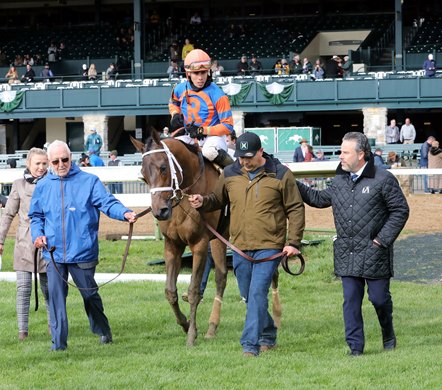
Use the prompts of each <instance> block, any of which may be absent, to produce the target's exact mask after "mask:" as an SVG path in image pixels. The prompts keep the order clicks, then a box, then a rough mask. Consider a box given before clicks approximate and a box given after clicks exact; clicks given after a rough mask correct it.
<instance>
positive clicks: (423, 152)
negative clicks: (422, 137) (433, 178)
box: [419, 141, 431, 168]
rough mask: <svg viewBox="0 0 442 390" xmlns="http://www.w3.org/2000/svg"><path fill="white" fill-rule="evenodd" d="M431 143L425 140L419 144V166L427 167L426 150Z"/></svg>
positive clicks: (427, 150)
mask: <svg viewBox="0 0 442 390" xmlns="http://www.w3.org/2000/svg"><path fill="white" fill-rule="evenodd" d="M430 148H431V145H430V144H429V143H428V142H427V141H425V142H424V143H423V144H422V146H421V159H420V161H419V166H420V167H421V168H428V152H429V151H430Z"/></svg>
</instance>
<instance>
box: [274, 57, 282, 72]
mask: <svg viewBox="0 0 442 390" xmlns="http://www.w3.org/2000/svg"><path fill="white" fill-rule="evenodd" d="M281 69H282V63H281V59H280V58H278V59H277V60H276V62H275V65H273V70H274V72H275V74H281Z"/></svg>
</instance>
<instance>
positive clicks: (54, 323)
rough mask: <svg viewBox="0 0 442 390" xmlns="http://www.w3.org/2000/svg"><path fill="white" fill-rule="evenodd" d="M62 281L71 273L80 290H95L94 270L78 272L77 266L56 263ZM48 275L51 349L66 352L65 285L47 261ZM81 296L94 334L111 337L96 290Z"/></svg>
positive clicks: (82, 292) (66, 289)
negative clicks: (64, 350)
mask: <svg viewBox="0 0 442 390" xmlns="http://www.w3.org/2000/svg"><path fill="white" fill-rule="evenodd" d="M57 267H58V270H59V271H60V274H61V275H62V277H63V279H65V280H67V278H68V274H71V276H72V279H73V280H74V282H75V285H76V286H77V287H79V288H94V287H97V283H96V282H95V279H94V275H95V267H92V268H89V269H81V268H80V267H78V265H77V264H75V263H73V264H66V263H57ZM46 273H47V275H48V289H49V311H50V319H51V336H52V348H51V349H52V350H63V349H66V348H67V346H68V344H67V341H68V316H67V311H66V297H67V295H68V285H67V284H66V282H65V281H64V280H63V279H62V278H61V277H60V275H59V274H58V272H57V270H56V269H55V268H54V264H52V262H51V261H50V262H49V263H48V267H47V270H46ZM80 293H81V295H82V297H83V302H84V309H85V310H86V314H87V316H88V318H89V324H90V328H91V330H92V332H93V333H95V334H97V335H100V336H104V335H108V334H110V332H111V331H110V327H109V322H108V320H107V317H106V315H105V314H104V309H103V302H102V301H101V297H100V295H99V294H98V287H97V288H96V289H93V290H80Z"/></svg>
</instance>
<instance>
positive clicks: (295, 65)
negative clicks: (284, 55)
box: [290, 54, 302, 75]
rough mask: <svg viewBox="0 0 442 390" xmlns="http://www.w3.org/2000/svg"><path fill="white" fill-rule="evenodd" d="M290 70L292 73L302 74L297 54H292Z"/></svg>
mask: <svg viewBox="0 0 442 390" xmlns="http://www.w3.org/2000/svg"><path fill="white" fill-rule="evenodd" d="M290 71H291V72H292V74H295V75H296V74H302V63H301V58H300V57H299V54H295V55H294V56H293V60H292V62H291V63H290Z"/></svg>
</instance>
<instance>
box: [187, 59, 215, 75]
mask: <svg viewBox="0 0 442 390" xmlns="http://www.w3.org/2000/svg"><path fill="white" fill-rule="evenodd" d="M211 66H212V64H211V62H210V61H199V62H192V63H191V64H190V65H186V66H185V69H186V70H187V71H188V72H200V71H203V70H210V68H211Z"/></svg>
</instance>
